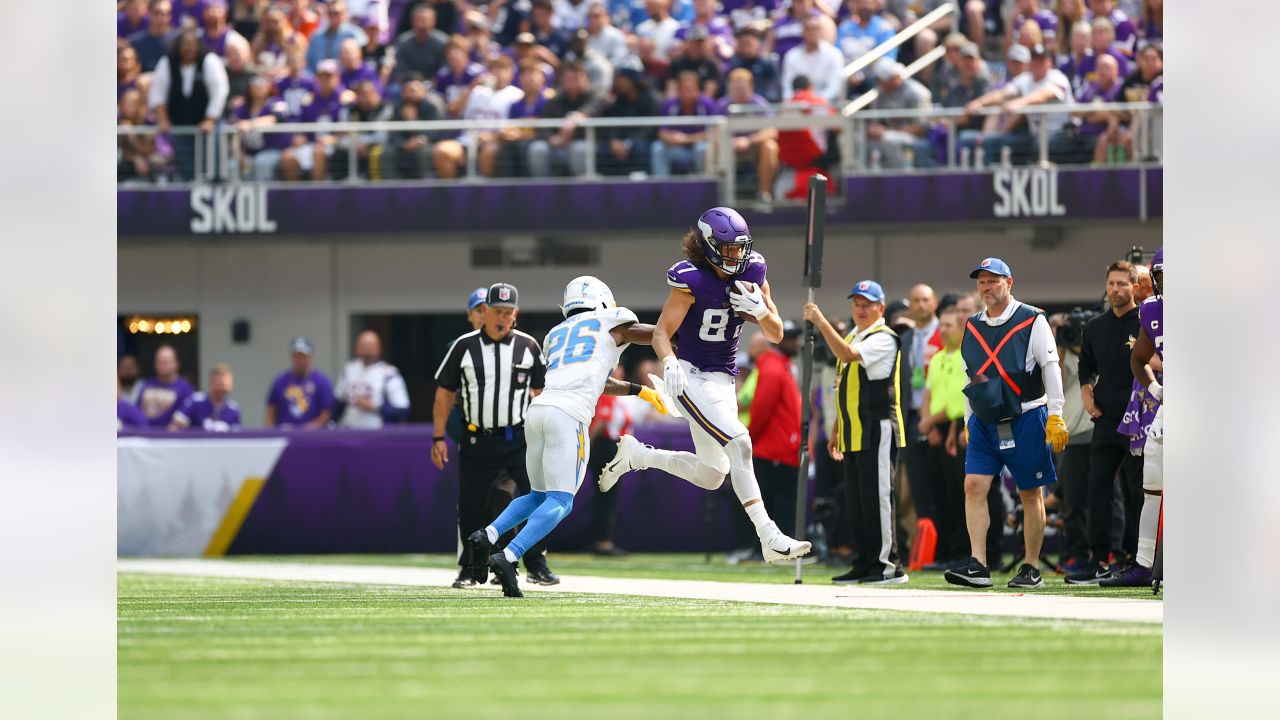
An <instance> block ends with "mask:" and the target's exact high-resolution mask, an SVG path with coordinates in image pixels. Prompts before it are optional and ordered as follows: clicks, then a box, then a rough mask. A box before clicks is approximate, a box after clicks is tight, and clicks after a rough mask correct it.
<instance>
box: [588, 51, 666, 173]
mask: <svg viewBox="0 0 1280 720" xmlns="http://www.w3.org/2000/svg"><path fill="white" fill-rule="evenodd" d="M660 111H661V103H660V101H659V99H658V95H657V93H655V92H654V91H653V89H652V88H651V87H650V86H649V83H648V81H647V80H646V78H645V76H644V74H643V73H641V72H640V71H638V70H635V69H632V68H622V69H620V70H618V72H617V73H616V74H615V75H614V76H613V101H612V102H610V103H609V104H608V106H606V107H605V109H604V111H603V112H602V113H601V114H600V116H601V117H606V118H631V117H654V116H656V115H658V114H659V112H660ZM655 136H656V132H655V129H654V128H653V127H613V128H601V129H600V133H599V137H600V144H599V146H598V147H597V148H596V168H597V170H598V171H599V172H600V174H601V175H629V174H631V173H637V172H648V171H649V153H650V147H651V145H652V144H653V140H654V137H655Z"/></svg>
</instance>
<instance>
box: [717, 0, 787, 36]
mask: <svg viewBox="0 0 1280 720" xmlns="http://www.w3.org/2000/svg"><path fill="white" fill-rule="evenodd" d="M782 7H783V2H782V0H721V3H720V12H721V13H722V14H724V15H725V16H727V17H728V18H729V25H730V26H731V27H732V28H733V32H734V33H735V34H737V33H738V32H740V31H741V30H743V29H744V28H747V27H751V26H755V27H756V28H757V29H759V30H761V31H762V34H763V31H764V30H765V29H766V28H768V26H769V25H770V24H772V23H773V18H774V17H776V16H777V15H779V14H781V12H782Z"/></svg>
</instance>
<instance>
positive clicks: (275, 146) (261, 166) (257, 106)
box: [232, 75, 291, 182]
mask: <svg viewBox="0 0 1280 720" xmlns="http://www.w3.org/2000/svg"><path fill="white" fill-rule="evenodd" d="M288 114H289V108H288V106H287V105H285V102H284V101H283V100H281V99H280V98H278V97H273V96H272V95H271V79H270V78H268V77H267V76H265V75H255V76H254V77H253V78H252V79H251V80H250V81H249V95H248V96H247V98H246V100H245V102H243V103H241V104H240V105H239V106H238V107H236V108H235V110H233V111H232V117H233V118H235V121H236V123H235V128H236V130H237V131H239V132H240V164H241V167H242V168H243V169H245V170H249V171H250V173H251V175H252V177H253V179H254V180H257V181H259V182H266V181H268V180H274V179H275V175H276V168H277V167H279V166H280V156H281V155H282V154H283V153H284V149H285V148H287V147H289V143H290V140H291V138H290V136H289V135H288V133H265V134H264V133H262V132H260V130H261V129H262V128H268V127H271V126H272V125H275V124H276V123H277V122H284V120H285V118H287V117H288Z"/></svg>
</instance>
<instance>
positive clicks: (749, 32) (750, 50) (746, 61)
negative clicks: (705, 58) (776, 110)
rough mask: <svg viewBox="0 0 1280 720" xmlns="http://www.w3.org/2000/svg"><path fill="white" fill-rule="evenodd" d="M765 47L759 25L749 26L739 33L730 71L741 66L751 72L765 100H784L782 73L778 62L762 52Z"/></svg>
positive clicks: (754, 83) (756, 86)
mask: <svg viewBox="0 0 1280 720" xmlns="http://www.w3.org/2000/svg"><path fill="white" fill-rule="evenodd" d="M763 49H764V33H763V32H761V30H760V29H759V28H758V27H755V26H750V25H749V26H747V27H744V28H742V29H740V30H738V33H737V52H736V53H734V56H733V60H731V61H729V72H730V74H731V75H732V73H733V71H734V70H737V69H739V68H741V69H743V70H746V71H747V72H749V73H751V78H752V85H753V86H754V87H755V91H756V92H758V93H760V95H761V96H762V97H764V99H765V100H767V101H768V102H771V103H778V102H782V74H781V72H780V71H779V70H778V64H777V63H776V62H774V61H773V60H772V59H771V58H768V57H765V56H764V55H762V54H761V51H762V50H763Z"/></svg>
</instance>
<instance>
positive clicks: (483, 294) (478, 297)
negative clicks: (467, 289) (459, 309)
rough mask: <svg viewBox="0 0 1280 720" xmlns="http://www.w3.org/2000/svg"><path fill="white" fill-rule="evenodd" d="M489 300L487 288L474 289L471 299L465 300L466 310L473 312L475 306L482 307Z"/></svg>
mask: <svg viewBox="0 0 1280 720" xmlns="http://www.w3.org/2000/svg"><path fill="white" fill-rule="evenodd" d="M488 300H489V288H476V289H475V290H474V291H473V292H472V293H471V297H469V298H467V309H468V310H475V309H476V306H477V305H483V304H485V303H486V302H488Z"/></svg>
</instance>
